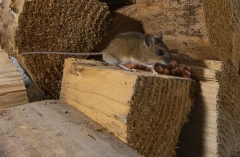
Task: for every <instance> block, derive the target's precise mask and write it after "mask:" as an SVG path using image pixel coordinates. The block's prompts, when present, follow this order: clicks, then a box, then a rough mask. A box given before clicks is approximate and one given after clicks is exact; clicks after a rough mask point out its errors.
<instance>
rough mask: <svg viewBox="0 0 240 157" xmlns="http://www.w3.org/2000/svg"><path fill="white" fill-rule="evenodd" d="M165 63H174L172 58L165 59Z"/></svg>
mask: <svg viewBox="0 0 240 157" xmlns="http://www.w3.org/2000/svg"><path fill="white" fill-rule="evenodd" d="M164 61H165V62H166V63H167V64H168V63H170V62H171V61H172V58H165V59H164Z"/></svg>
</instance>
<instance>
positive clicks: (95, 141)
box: [0, 100, 140, 157]
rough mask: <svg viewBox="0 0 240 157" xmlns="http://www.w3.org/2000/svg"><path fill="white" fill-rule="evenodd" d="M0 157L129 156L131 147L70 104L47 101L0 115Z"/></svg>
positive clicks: (131, 154) (134, 154) (19, 107)
mask: <svg viewBox="0 0 240 157" xmlns="http://www.w3.org/2000/svg"><path fill="white" fill-rule="evenodd" d="M0 124H1V127H0V139H1V142H0V156H3V157H4V156H18V157H26V156H33V157H35V156H44V157H50V156H89V157H90V156H91V157H98V156H112V157H113V156H119V157H120V156H132V157H140V155H139V154H137V153H136V152H135V151H134V150H132V149H131V148H130V147H128V146H127V145H125V144H124V143H123V142H121V141H119V140H118V139H117V138H116V137H114V136H113V135H112V134H110V133H109V132H107V131H106V130H105V129H103V128H102V127H101V126H100V125H98V124H96V123H95V122H94V121H92V120H90V119H89V118H87V117H86V116H84V115H83V114H82V113H81V112H79V111H78V110H76V109H75V108H73V107H71V106H70V105H68V104H66V103H63V102H61V101H58V100H51V101H50V100H48V101H41V102H35V103H31V104H27V105H22V106H18V107H14V108H11V109H8V110H6V111H5V112H3V113H2V114H0Z"/></svg>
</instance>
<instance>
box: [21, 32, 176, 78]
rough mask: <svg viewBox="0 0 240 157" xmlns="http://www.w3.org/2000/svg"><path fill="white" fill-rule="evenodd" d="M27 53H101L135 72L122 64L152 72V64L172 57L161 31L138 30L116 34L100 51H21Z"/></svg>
mask: <svg viewBox="0 0 240 157" xmlns="http://www.w3.org/2000/svg"><path fill="white" fill-rule="evenodd" d="M27 54H67V55H103V60H104V61H105V62H106V63H107V64H109V65H117V66H119V67H121V68H123V69H125V70H128V71H133V72H135V71H136V69H129V68H127V67H126V66H124V64H127V63H133V64H138V65H143V66H147V67H149V68H150V69H151V71H152V72H153V73H154V74H157V72H156V71H155V69H154V65H155V64H157V63H160V64H163V65H167V64H169V63H170V62H171V60H172V57H171V53H170V51H169V49H168V48H167V46H166V45H165V43H164V42H163V41H162V33H161V32H160V33H159V34H158V35H157V36H153V35H152V34H145V35H144V34H142V33H140V32H125V33H121V34H119V35H117V36H116V37H115V38H114V39H113V40H112V41H111V42H110V43H109V45H108V46H107V47H106V48H105V49H104V50H103V51H102V52H93V53H81V52H73V53H71V52H22V53H20V55H27Z"/></svg>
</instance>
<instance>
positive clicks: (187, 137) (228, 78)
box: [177, 59, 240, 157]
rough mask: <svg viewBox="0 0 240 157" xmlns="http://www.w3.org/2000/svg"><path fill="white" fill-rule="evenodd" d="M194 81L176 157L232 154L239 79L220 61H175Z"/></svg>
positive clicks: (238, 137)
mask: <svg viewBox="0 0 240 157" xmlns="http://www.w3.org/2000/svg"><path fill="white" fill-rule="evenodd" d="M178 62H179V63H180V64H187V65H188V66H190V67H191V68H192V77H193V78H194V79H195V80H196V82H198V89H197V91H196V93H195V101H194V107H193V109H192V112H191V113H190V115H189V123H186V124H185V125H184V126H183V130H182V132H181V136H180V139H179V144H178V147H179V149H177V154H178V156H183V157H190V156H199V157H200V156H201V157H202V156H236V155H237V153H238V151H239V150H240V145H239V143H240V132H239V130H240V126H239V123H240V120H239V118H238V117H239V116H240V107H239V106H240V97H239V95H240V91H239V89H240V79H239V75H238V74H237V73H236V71H235V70H234V69H233V68H232V67H231V66H229V65H228V64H226V63H225V62H222V61H214V60H189V59H181V60H178Z"/></svg>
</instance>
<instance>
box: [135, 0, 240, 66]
mask: <svg viewBox="0 0 240 157" xmlns="http://www.w3.org/2000/svg"><path fill="white" fill-rule="evenodd" d="M137 9H138V13H139V16H140V19H141V21H142V24H143V28H144V31H145V32H147V33H153V34H158V33H159V32H160V31H162V33H163V41H164V42H165V43H166V44H167V46H168V47H169V48H170V49H171V50H172V51H173V52H175V53H178V54H179V55H180V56H181V54H185V55H187V56H188V57H190V58H194V59H214V60H216V59H217V60H222V61H224V62H226V63H228V64H230V65H231V66H233V67H234V69H235V70H236V71H238V70H239V64H240V63H239V62H240V53H239V52H240V21H239V20H238V19H239V18H240V10H239V1H238V0H231V1H228V0H223V1H189V0H181V1H170V0H161V1H154V0H151V1H149V0H138V1H137Z"/></svg>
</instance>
